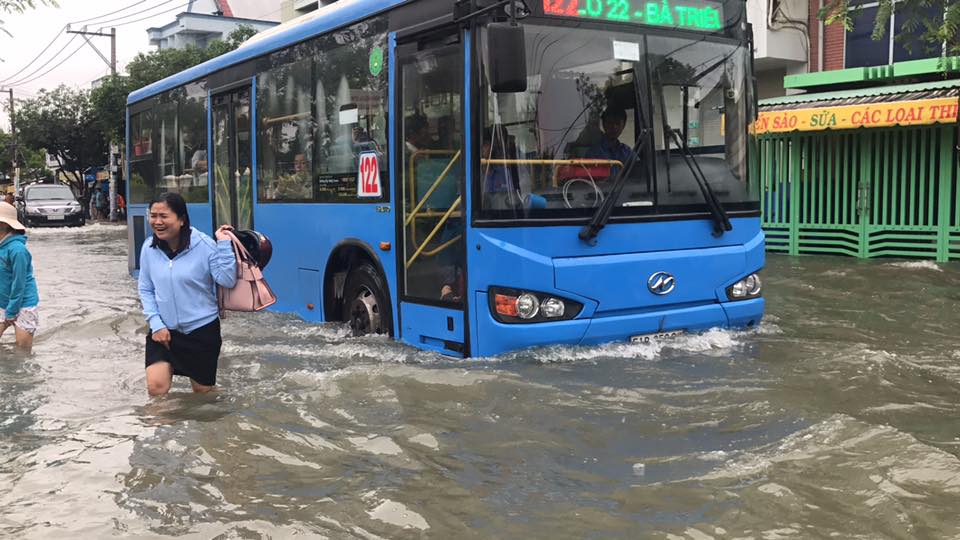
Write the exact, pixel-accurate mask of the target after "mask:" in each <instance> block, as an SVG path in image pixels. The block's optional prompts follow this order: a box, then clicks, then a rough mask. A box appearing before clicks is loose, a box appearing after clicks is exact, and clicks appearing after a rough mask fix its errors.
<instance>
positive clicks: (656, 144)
mask: <svg viewBox="0 0 960 540" xmlns="http://www.w3.org/2000/svg"><path fill="white" fill-rule="evenodd" d="M524 29H525V33H526V37H525V41H526V61H527V89H526V91H525V92H517V93H494V92H492V91H491V90H490V87H489V85H485V86H484V93H485V106H484V108H483V109H484V110H483V111H482V113H483V132H482V143H481V147H480V150H481V156H480V169H479V175H478V177H477V178H478V180H477V183H478V187H477V188H476V189H477V191H478V193H479V197H478V200H479V211H480V212H479V213H480V217H481V218H485V219H522V218H531V219H542V218H546V219H556V218H582V217H588V216H591V215H592V214H593V213H594V211H595V210H596V208H597V207H599V206H600V204H602V202H603V201H604V199H605V198H606V197H608V196H609V195H610V193H611V191H610V188H611V187H612V185H613V184H614V179H615V178H616V176H617V175H618V174H619V173H620V172H621V170H622V169H623V166H624V164H627V162H628V160H629V158H630V156H631V154H632V153H633V152H634V149H635V150H636V159H634V160H632V161H633V166H632V167H629V169H628V170H627V171H626V173H625V174H626V179H625V183H624V186H623V189H622V190H621V191H619V193H618V195H616V196H617V200H616V202H615V204H614V210H613V216H614V217H616V216H635V215H657V214H670V215H677V214H685V213H690V214H701V213H704V212H706V211H707V208H708V203H707V201H706V200H705V196H704V191H703V190H702V189H701V186H700V185H699V184H698V179H697V178H698V176H699V178H705V179H706V181H707V182H708V183H709V186H710V188H712V191H713V192H714V194H715V196H716V200H717V201H719V203H720V204H721V205H722V207H723V209H724V210H727V211H738V210H743V211H755V210H756V209H757V207H758V204H757V201H756V195H755V194H753V193H751V192H750V191H749V188H748V182H747V174H746V143H747V129H746V119H747V112H748V104H749V102H750V94H749V91H750V88H749V85H748V84H746V81H747V68H748V64H747V62H748V54H749V51H748V50H747V49H746V48H745V47H743V46H742V45H738V44H736V43H733V42H731V41H730V40H724V39H711V40H709V41H708V37H706V36H703V37H701V36H693V37H674V36H670V37H664V36H662V35H652V34H651V35H644V34H637V33H627V32H618V31H599V30H596V29H592V28H591V29H586V28H573V27H548V26H538V25H532V24H526V25H524ZM485 39H486V37H485V36H483V37H482V40H485ZM482 45H484V47H483V50H487V47H486V43H485V42H484V41H482ZM481 61H482V62H484V63H488V62H487V61H488V59H487V58H482V59H481ZM664 111H665V114H664Z"/></svg>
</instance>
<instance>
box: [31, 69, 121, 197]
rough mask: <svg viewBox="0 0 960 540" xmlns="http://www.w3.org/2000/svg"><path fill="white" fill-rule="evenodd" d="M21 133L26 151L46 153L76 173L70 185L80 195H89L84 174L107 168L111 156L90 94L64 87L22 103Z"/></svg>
mask: <svg viewBox="0 0 960 540" xmlns="http://www.w3.org/2000/svg"><path fill="white" fill-rule="evenodd" d="M17 132H18V135H19V137H20V140H19V142H20V144H21V145H23V146H24V147H25V148H32V149H41V148H42V149H45V150H46V152H47V153H48V154H50V155H51V156H52V157H53V158H54V159H55V160H56V161H57V163H58V165H59V166H60V168H61V170H63V171H66V172H70V173H73V175H72V176H73V178H69V179H68V181H69V182H70V183H72V184H73V185H74V191H75V192H76V193H78V194H80V195H83V193H84V191H85V183H84V181H83V171H84V170H86V169H88V168H90V167H97V166H100V165H103V162H104V156H105V155H106V153H107V142H106V139H105V138H104V136H103V134H102V133H101V132H100V130H99V129H97V118H96V116H95V114H94V110H93V107H92V105H91V102H90V95H89V93H88V92H86V91H83V90H74V89H72V88H69V87H67V86H63V85H61V86H60V87H58V88H56V89H55V90H52V91H47V90H41V91H40V93H39V95H38V96H37V97H36V98H35V99H26V100H20V103H19V110H18V112H17Z"/></svg>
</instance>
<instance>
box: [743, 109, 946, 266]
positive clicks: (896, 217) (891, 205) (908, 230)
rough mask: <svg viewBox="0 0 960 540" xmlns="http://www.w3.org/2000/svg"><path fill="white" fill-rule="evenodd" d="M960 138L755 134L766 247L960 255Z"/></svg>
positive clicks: (911, 133)
mask: <svg viewBox="0 0 960 540" xmlns="http://www.w3.org/2000/svg"><path fill="white" fill-rule="evenodd" d="M957 140H958V139H957V128H956V126H949V125H934V126H921V127H910V128H886V129H859V130H845V131H823V132H817V133H781V134H765V135H762V136H759V137H757V139H756V145H755V148H756V151H755V152H754V153H753V154H752V155H753V159H754V160H755V163H753V164H752V169H751V170H753V171H754V172H755V175H754V178H755V180H754V185H755V186H756V189H757V191H758V193H759V194H760V198H761V211H762V215H763V217H762V224H763V228H764V230H765V231H766V232H767V247H768V249H769V250H771V251H781V252H786V253H790V254H814V253H822V254H843V255H849V256H853V257H861V258H870V257H890V256H895V257H918V258H928V259H936V260H938V261H949V260H960V189H958V168H960V166H958V162H957V156H956V154H957V151H956V149H957Z"/></svg>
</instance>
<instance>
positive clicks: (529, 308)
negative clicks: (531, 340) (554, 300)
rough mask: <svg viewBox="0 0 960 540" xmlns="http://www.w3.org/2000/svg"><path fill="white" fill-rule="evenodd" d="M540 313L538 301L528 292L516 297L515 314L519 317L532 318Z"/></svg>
mask: <svg viewBox="0 0 960 540" xmlns="http://www.w3.org/2000/svg"><path fill="white" fill-rule="evenodd" d="M537 313H540V301H539V300H537V297H536V296H534V295H532V294H530V293H523V294H521V295H520V296H519V297H518V298H517V314H518V315H520V318H521V319H532V318H534V317H536V316H537Z"/></svg>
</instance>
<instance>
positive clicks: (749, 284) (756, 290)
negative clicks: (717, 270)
mask: <svg viewBox="0 0 960 540" xmlns="http://www.w3.org/2000/svg"><path fill="white" fill-rule="evenodd" d="M762 291H763V283H762V282H761V281H760V276H759V275H757V274H750V275H749V276H747V277H745V278H743V279H741V280H740V281H738V282H736V283H734V284H733V285H731V286H729V287H727V297H728V298H729V299H731V300H747V299H750V298H758V297H759V296H760V294H761V292H762Z"/></svg>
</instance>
